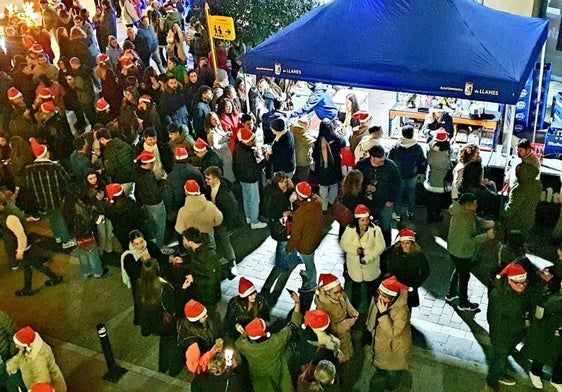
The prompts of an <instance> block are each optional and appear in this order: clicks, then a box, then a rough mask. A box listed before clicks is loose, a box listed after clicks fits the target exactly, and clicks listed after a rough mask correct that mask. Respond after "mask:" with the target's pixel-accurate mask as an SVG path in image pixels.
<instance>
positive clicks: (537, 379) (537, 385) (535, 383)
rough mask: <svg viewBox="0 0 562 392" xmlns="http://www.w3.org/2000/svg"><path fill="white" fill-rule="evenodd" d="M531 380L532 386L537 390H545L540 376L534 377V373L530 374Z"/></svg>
mask: <svg viewBox="0 0 562 392" xmlns="http://www.w3.org/2000/svg"><path fill="white" fill-rule="evenodd" d="M529 378H530V379H531V384H533V386H534V387H535V388H537V389H543V387H544V386H543V385H542V380H541V378H540V377H539V376H537V375H534V374H533V373H531V372H529Z"/></svg>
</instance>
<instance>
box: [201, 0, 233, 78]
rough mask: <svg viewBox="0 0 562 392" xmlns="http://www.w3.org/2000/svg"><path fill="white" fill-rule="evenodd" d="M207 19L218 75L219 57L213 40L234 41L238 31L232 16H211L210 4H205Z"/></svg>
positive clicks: (214, 64) (215, 68) (212, 53)
mask: <svg viewBox="0 0 562 392" xmlns="http://www.w3.org/2000/svg"><path fill="white" fill-rule="evenodd" d="M205 17H206V18H207V28H208V30H209V43H210V46H211V55H212V57H213V68H214V70H215V75H216V74H217V56H216V53H215V42H214V41H213V39H222V40H225V41H234V40H235V39H236V30H235V29H234V19H232V18H231V17H230V16H219V15H210V14H209V4H208V3H207V2H205Z"/></svg>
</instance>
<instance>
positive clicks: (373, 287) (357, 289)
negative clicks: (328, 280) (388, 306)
mask: <svg viewBox="0 0 562 392" xmlns="http://www.w3.org/2000/svg"><path fill="white" fill-rule="evenodd" d="M349 282H351V304H352V305H353V307H354V308H355V309H358V308H359V306H360V305H361V294H362V291H363V290H362V288H363V286H365V288H366V289H367V303H371V298H373V296H374V295H375V292H376V291H377V287H378V286H379V283H380V279H375V280H373V281H371V282H354V281H353V280H351V279H349Z"/></svg>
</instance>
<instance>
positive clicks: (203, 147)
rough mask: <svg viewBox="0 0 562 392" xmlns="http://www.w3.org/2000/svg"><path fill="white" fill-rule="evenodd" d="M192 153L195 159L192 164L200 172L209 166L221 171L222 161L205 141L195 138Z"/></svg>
mask: <svg viewBox="0 0 562 392" xmlns="http://www.w3.org/2000/svg"><path fill="white" fill-rule="evenodd" d="M193 152H195V156H196V157H197V161H196V162H195V163H194V164H195V165H196V166H197V167H199V170H200V171H201V172H204V171H205V170H206V169H207V168H208V167H211V166H218V167H219V168H221V170H222V168H223V161H222V159H221V158H220V157H219V155H218V154H217V153H216V152H215V151H214V150H213V149H212V148H211V146H209V143H207V142H206V141H205V140H203V139H201V138H197V140H195V143H194V144H193ZM233 175H234V174H233Z"/></svg>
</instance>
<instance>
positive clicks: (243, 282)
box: [238, 277, 256, 298]
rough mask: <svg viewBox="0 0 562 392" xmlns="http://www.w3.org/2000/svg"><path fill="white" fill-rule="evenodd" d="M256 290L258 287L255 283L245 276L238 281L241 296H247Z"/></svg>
mask: <svg viewBox="0 0 562 392" xmlns="http://www.w3.org/2000/svg"><path fill="white" fill-rule="evenodd" d="M255 292H256V287H255V286H254V284H253V283H252V282H250V281H249V280H248V279H246V278H245V277H241V278H240V282H238V294H240V297H242V298H246V297H248V296H250V295H251V294H252V293H255Z"/></svg>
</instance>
